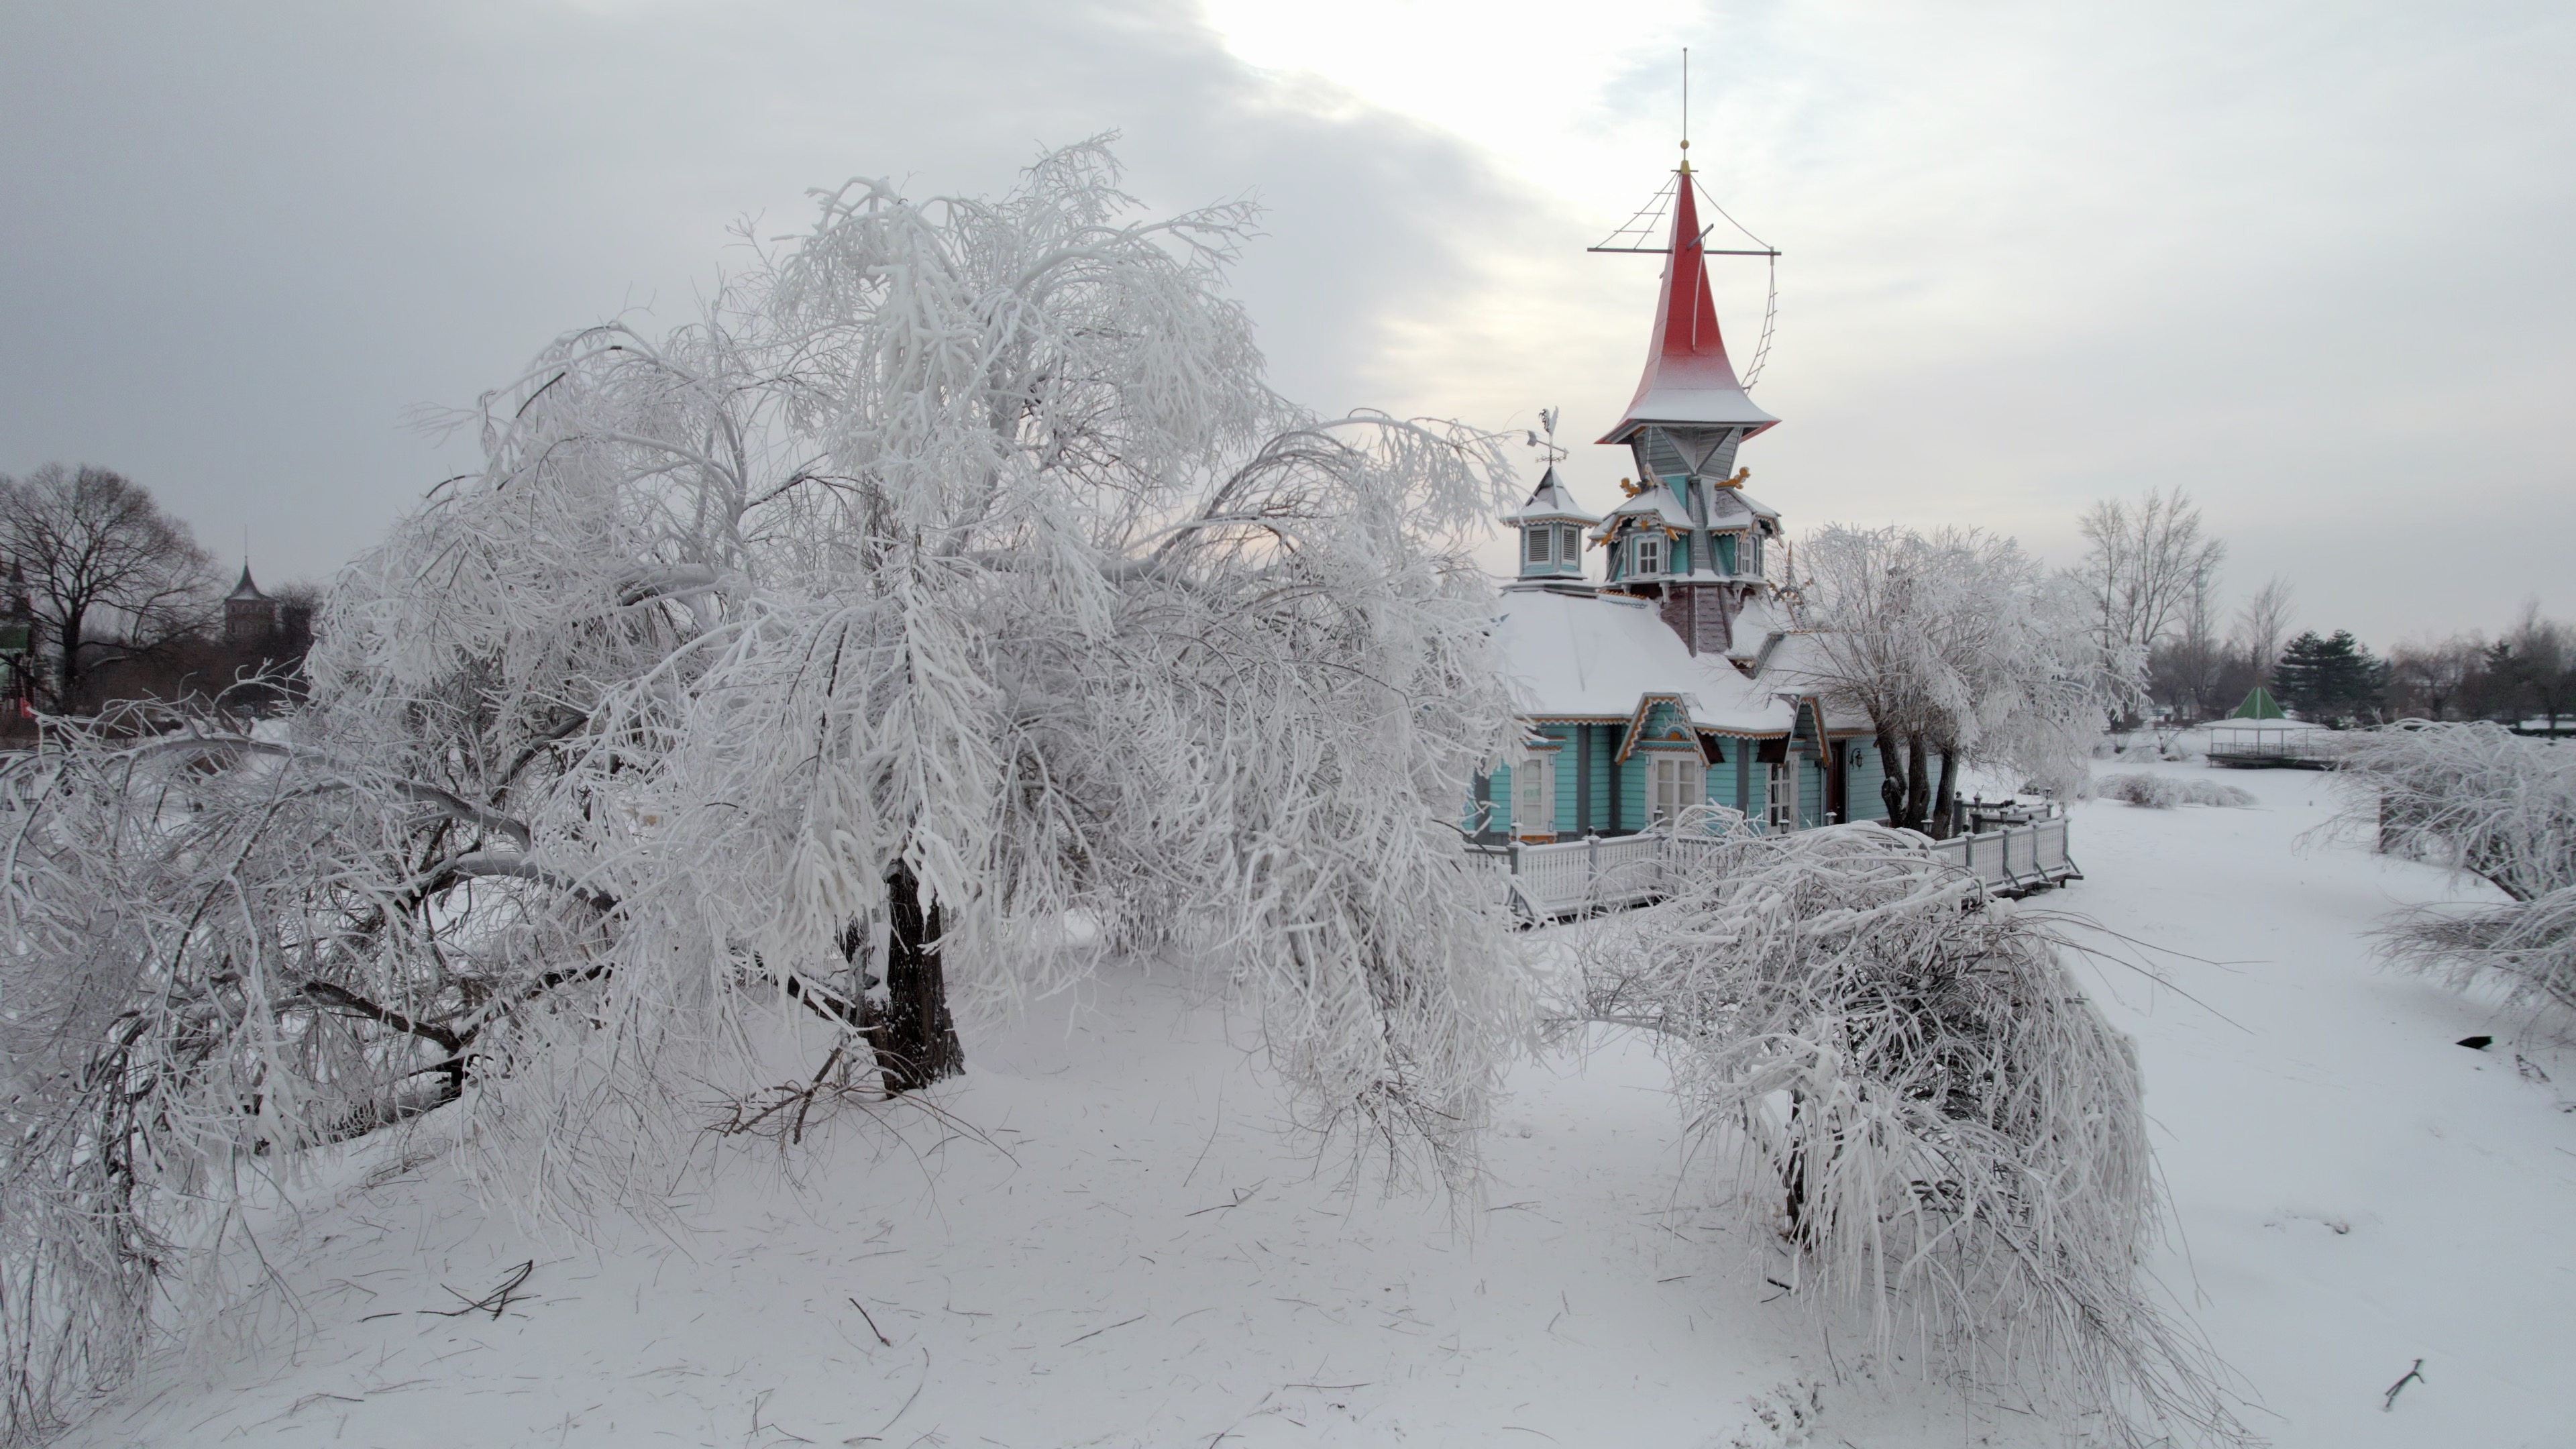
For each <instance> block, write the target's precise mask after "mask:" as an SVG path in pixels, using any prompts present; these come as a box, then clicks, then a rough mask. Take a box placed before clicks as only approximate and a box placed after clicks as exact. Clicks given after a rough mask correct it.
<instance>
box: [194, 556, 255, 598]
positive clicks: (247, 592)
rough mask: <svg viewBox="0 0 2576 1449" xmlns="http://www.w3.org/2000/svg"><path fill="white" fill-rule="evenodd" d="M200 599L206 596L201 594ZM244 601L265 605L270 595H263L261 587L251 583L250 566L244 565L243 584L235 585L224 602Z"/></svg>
mask: <svg viewBox="0 0 2576 1449" xmlns="http://www.w3.org/2000/svg"><path fill="white" fill-rule="evenodd" d="M198 597H199V598H203V597H205V596H204V595H203V594H200V595H198ZM244 601H247V602H250V603H254V604H264V603H267V602H268V595H266V594H263V593H261V592H260V591H259V585H257V584H254V583H252V582H251V581H250V565H249V564H243V565H242V576H241V582H240V583H237V584H235V585H233V591H232V592H231V593H229V594H226V595H224V602H225V603H228V604H231V603H240V602H244Z"/></svg>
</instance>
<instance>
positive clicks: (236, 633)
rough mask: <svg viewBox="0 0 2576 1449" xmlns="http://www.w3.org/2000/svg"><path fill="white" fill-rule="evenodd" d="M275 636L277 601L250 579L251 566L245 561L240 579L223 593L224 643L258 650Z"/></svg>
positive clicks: (238, 647) (239, 647)
mask: <svg viewBox="0 0 2576 1449" xmlns="http://www.w3.org/2000/svg"><path fill="white" fill-rule="evenodd" d="M276 635H277V601H276V600H275V599H272V598H270V597H269V596H268V595H266V594H263V593H261V592H260V591H259V585H257V584H255V583H252V582H251V581H250V565H249V563H247V562H245V563H243V564H242V573H241V582H240V583H237V584H235V585H233V591H232V592H231V593H229V594H226V595H224V642H225V643H226V644H228V645H231V646H232V647H234V648H236V649H258V648H261V647H263V646H265V645H266V644H268V642H269V641H270V640H271V639H273V638H275V637H276Z"/></svg>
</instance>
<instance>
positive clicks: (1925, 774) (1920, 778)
mask: <svg viewBox="0 0 2576 1449" xmlns="http://www.w3.org/2000/svg"><path fill="white" fill-rule="evenodd" d="M1931 810H1932V768H1931V763H1930V761H1929V760H1927V759H1926V758H1925V756H1924V752H1923V736H1922V735H1921V734H1920V733H1916V734H1910V735H1907V736H1906V737H1905V818H1903V819H1902V820H1899V821H1897V822H1896V823H1897V824H1899V825H1901V826H1903V827H1905V828H1906V829H1908V830H1925V829H1926V826H1927V822H1926V821H1925V820H1924V818H1923V817H1924V816H1926V815H1928V814H1930V813H1931ZM1927 833H1928V831H1927Z"/></svg>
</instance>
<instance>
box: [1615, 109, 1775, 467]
mask: <svg viewBox="0 0 2576 1449" xmlns="http://www.w3.org/2000/svg"><path fill="white" fill-rule="evenodd" d="M1677 185H1678V189H1679V191H1680V194H1679V195H1678V196H1677V197H1675V198H1674V202H1673V234H1672V239H1671V241H1670V242H1669V243H1668V244H1667V245H1668V250H1667V251H1666V253H1665V260H1664V290H1663V295H1662V296H1661V297H1659V298H1657V299H1656V302H1655V333H1654V337H1653V339H1652V340H1651V341H1649V342H1648V343H1647V344H1646V375H1645V377H1644V378H1643V379H1642V380H1640V381H1639V382H1638V384H1637V395H1636V397H1634V398H1633V399H1631V400H1630V401H1629V403H1628V412H1627V415H1626V416H1624V417H1622V418H1621V419H1620V420H1619V426H1617V427H1615V428H1612V429H1611V430H1610V432H1609V434H1608V436H1606V437H1604V438H1602V440H1601V441H1603V442H1605V443H1623V442H1626V441H1627V440H1628V438H1629V437H1630V436H1631V435H1633V434H1634V433H1635V432H1636V430H1637V429H1638V428H1639V427H1640V426H1643V425H1644V424H1647V423H1676V424H1680V425H1682V426H1685V427H1719V426H1725V425H1727V424H1736V425H1747V424H1749V425H1751V426H1752V427H1753V430H1754V431H1755V432H1760V431H1762V430H1763V429H1765V428H1768V427H1770V426H1771V425H1772V424H1774V423H1777V422H1778V421H1780V420H1779V419H1778V418H1775V417H1773V416H1771V415H1770V414H1769V413H1766V412H1764V411H1763V410H1762V409H1761V408H1759V407H1757V406H1755V405H1754V402H1753V399H1752V398H1750V397H1748V396H1746V395H1745V391H1744V384H1743V383H1741V382H1738V381H1737V380H1736V377H1735V364H1734V363H1732V362H1730V361H1728V360H1727V356H1726V338H1725V336H1724V335H1723V334H1722V333H1720V332H1719V331H1718V327H1717V303H1716V302H1715V301H1714V300H1712V299H1711V298H1710V296H1709V292H1708V259H1707V256H1706V255H1705V249H1706V242H1705V240H1704V239H1703V238H1702V236H1701V235H1700V226H1699V198H1698V196H1697V192H1698V190H1699V188H1698V187H1697V186H1696V185H1694V184H1693V183H1692V181H1691V171H1690V162H1689V161H1688V160H1684V161H1683V162H1682V165H1681V170H1680V172H1679V179H1678V182H1677Z"/></svg>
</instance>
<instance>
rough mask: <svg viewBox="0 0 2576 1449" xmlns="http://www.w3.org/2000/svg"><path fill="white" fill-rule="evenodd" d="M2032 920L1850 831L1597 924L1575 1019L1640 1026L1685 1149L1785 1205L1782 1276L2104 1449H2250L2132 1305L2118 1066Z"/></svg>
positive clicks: (2121, 1047) (2143, 1297) (1803, 840)
mask: <svg viewBox="0 0 2576 1449" xmlns="http://www.w3.org/2000/svg"><path fill="white" fill-rule="evenodd" d="M2063 949H2064V943H2063V942H2062V941H2061V940H2060V939H2059V937H2058V936H2057V935H2056V934H2055V933H2054V932H2052V930H2051V929H2050V928H2049V927H2048V926H2047V925H2046V923H2045V922H2044V921H2042V920H2041V919H2039V918H2037V917H2035V916H2033V915H2030V914H2025V913H2024V912H2022V911H2021V910H2019V909H2018V908H2017V907H2015V906H2013V905H2011V904H2009V903H2006V902H1999V901H1994V900H1991V899H1989V898H1988V897H1987V895H1986V894H1985V891H1984V889H1983V887H1982V886H1981V885H1979V884H1978V882H1977V881H1976V880H1974V879H1973V878H1972V877H1970V876H1968V875H1966V874H1964V873H1962V872H1959V871H1957V870H1956V869H1954V868H1952V867H1950V866H1948V865H1947V864H1945V863H1944V862H1942V861H1940V860H1938V859H1936V858H1935V857H1934V856H1933V855H1932V854H1931V853H1930V852H1929V850H1928V849H1927V848H1926V847H1925V846H1924V844H1923V842H1921V841H1920V840H1918V839H1914V838H1913V837H1910V836H1908V835H1905V834H1902V833H1899V832H1895V831H1889V830H1884V829H1880V828H1878V827H1875V826H1869V825H1849V826H1838V827H1832V828H1828V829H1823V830H1814V831H1806V832H1801V833H1799V834H1795V835H1789V836H1784V837H1774V838H1766V839H1756V840H1749V841H1744V842H1738V843H1730V844H1728V845H1726V846H1723V847H1720V848H1719V849H1718V850H1717V851H1715V852H1712V854H1711V857H1710V859H1709V861H1708V863H1707V868H1706V869H1705V870H1703V871H1701V872H1700V873H1699V874H1698V875H1697V876H1696V878H1695V879H1694V880H1693V881H1692V883H1691V884H1690V885H1689V886H1688V887H1687V888H1686V889H1685V890H1684V891H1683V892H1682V893H1681V894H1680V895H1679V896H1677V897H1676V898H1675V899H1674V900H1673V901H1671V902H1670V903H1668V904H1667V905H1665V906H1663V907H1662V908H1660V909H1657V910H1653V911H1645V912H1638V913H1635V914H1633V915H1630V916H1627V917H1624V918H1621V919H1619V920H1616V921H1612V922H1607V923H1604V924H1603V925H1602V926H1601V927H1599V928H1597V929H1596V932H1595V934H1594V935H1593V936H1592V937H1591V938H1590V939H1589V941H1588V942H1587V944H1586V946H1585V948H1584V954H1583V958H1582V968H1583V969H1582V976H1581V981H1582V990H1583V993H1584V999H1583V1003H1582V1006H1583V1014H1584V1015H1586V1016H1588V1017H1590V1018H1591V1019H1594V1020H1600V1021H1609V1022H1614V1023H1621V1024H1628V1025H1634V1026H1640V1027H1645V1028H1650V1029H1652V1030H1653V1031H1655V1032H1656V1033H1657V1034H1658V1040H1659V1041H1660V1042H1661V1043H1662V1047H1663V1050H1664V1053H1665V1055H1666V1056H1667V1057H1668V1059H1669V1060H1670V1061H1671V1063H1672V1066H1673V1073H1674V1080H1675V1083H1676V1089H1677V1090H1678V1091H1679V1092H1680V1094H1681V1096H1682V1097H1683V1100H1684V1104H1685V1106H1686V1107H1687V1109H1688V1110H1689V1112H1690V1113H1691V1121H1692V1124H1693V1127H1694V1128H1695V1129H1696V1130H1697V1131H1699V1132H1702V1133H1705V1134H1709V1135H1712V1136H1717V1135H1724V1136H1727V1137H1732V1138H1733V1139H1735V1140H1736V1141H1737V1142H1738V1143H1739V1144H1740V1146H1741V1149H1742V1154H1743V1157H1742V1160H1743V1161H1744V1163H1745V1164H1746V1167H1747V1169H1748V1170H1749V1172H1750V1174H1751V1175H1752V1177H1753V1179H1754V1180H1755V1181H1756V1182H1758V1183H1762V1184H1765V1185H1766V1186H1767V1189H1768V1192H1769V1194H1770V1196H1771V1197H1772V1200H1773V1201H1775V1202H1777V1203H1778V1204H1779V1205H1780V1208H1781V1212H1782V1221H1783V1223H1784V1231H1785V1236H1786V1237H1787V1239H1788V1241H1789V1243H1790V1244H1791V1245H1792V1248H1793V1251H1794V1254H1795V1258H1794V1263H1795V1267H1794V1268H1793V1269H1792V1272H1793V1273H1794V1274H1795V1275H1796V1281H1797V1282H1799V1283H1800V1284H1801V1285H1802V1287H1803V1286H1805V1285H1812V1286H1813V1287H1814V1289H1815V1290H1817V1294H1816V1296H1817V1297H1818V1298H1819V1299H1822V1300H1839V1301H1845V1302H1857V1303H1858V1304H1859V1305H1860V1306H1862V1307H1863V1308H1864V1309H1865V1310H1866V1311H1867V1312H1868V1313H1869V1314H1870V1315H1871V1317H1872V1321H1873V1323H1874V1325H1875V1330H1876V1332H1877V1334H1878V1335H1879V1338H1880V1340H1881V1341H1882V1343H1887V1342H1892V1341H1893V1340H1894V1339H1895V1338H1896V1337H1898V1336H1899V1335H1900V1333H1902V1334H1904V1335H1906V1336H1913V1335H1918V1334H1919V1335H1923V1336H1928V1337H1931V1338H1933V1339H1935V1340H1937V1341H1939V1342H1940V1343H1942V1344H1944V1345H1945V1346H1946V1349H1947V1351H1948V1352H1949V1354H1950V1355H1951V1356H1952V1359H1953V1361H1954V1362H1955V1363H1956V1364H1958V1365H1959V1366H1961V1367H1963V1368H1964V1369H1965V1370H1966V1371H1967V1372H1968V1373H1969V1374H1970V1375H1971V1376H1972V1377H1973V1378H1975V1379H1977V1380H1978V1381H1980V1382H1983V1383H1987V1384H2004V1383H2011V1384H2015V1385H2018V1386H2020V1387H2021V1388H2022V1389H2024V1390H2026V1391H2029V1392H2032V1393H2034V1394H2037V1395H2039V1396H2040V1397H2042V1398H2043V1399H2045V1400H2047V1401H2050V1402H2052V1403H2053V1404H2054V1405H2055V1406H2056V1407H2057V1408H2058V1409H2059V1410H2060V1411H2062V1412H2064V1413H2067V1414H2070V1415H2075V1416H2084V1415H2093V1414H2100V1415H2104V1416H2107V1419H2106V1422H2109V1423H2112V1424H2115V1425H2116V1426H2117V1427H2116V1428H2113V1429H2110V1430H2109V1431H2107V1432H2109V1433H2110V1435H2111V1436H2112V1437H2113V1438H2115V1439H2118V1440H2120V1441H2121V1442H2132V1443H2135V1442H2144V1441H2146V1440H2148V1439H2151V1438H2153V1436H2154V1434H2155V1433H2157V1432H2160V1431H2170V1430H2176V1429H2179V1430H2187V1431H2193V1432H2198V1433H2202V1434H2207V1435H2210V1436H2214V1437H2216V1438H2219V1439H2222V1440H2234V1439H2237V1438H2240V1437H2241V1436H2242V1430H2241V1428H2240V1427H2239V1426H2238V1424H2237V1422H2236V1420H2235V1419H2234V1417H2233V1415H2232V1413H2231V1411H2230V1409H2229V1408H2228V1403H2227V1399H2226V1397H2225V1395H2224V1394H2223V1392H2222V1391H2221V1387H2220V1380H2219V1374H2220V1372H2221V1371H2220V1370H2219V1369H2218V1368H2217V1367H2216V1365H2215V1364H2214V1363H2213V1362H2212V1361H2211V1360H2210V1359H2209V1357H2208V1356H2207V1352H2206V1350H2205V1349H2204V1348H2203V1347H2202V1346H2201V1345H2200V1344H2199V1342H2198V1341H2197V1339H2196V1338H2195V1337H2194V1335H2193V1334H2192V1333H2191V1331H2190V1330H2189V1329H2188V1328H2187V1326H2186V1325H2184V1324H2182V1323H2181V1322H2179V1321H2178V1320H2176V1319H2175V1318H2173V1317H2172V1316H2170V1315H2169V1314H2168V1313H2167V1312H2166V1311H2164V1310H2163V1309H2162V1308H2161V1307H2159V1306H2158V1304H2157V1303H2156V1302H2155V1301H2153V1300H2152V1299H2151V1298H2150V1296H2149V1295H2148V1293H2147V1291H2146V1289H2145V1288H2144V1287H2143V1286H2142V1284H2141V1281H2140V1264H2141V1261H2142V1258H2143V1256H2144V1254H2145V1253H2146V1251H2147V1249H2148V1247H2149V1244H2150V1241H2151V1238H2152V1236H2153V1229H2154V1221H2155V1211H2154V1193H2153V1189H2152V1177H2151V1171H2150V1162H2149V1154H2148V1146H2147V1139H2146V1119H2145V1116H2144V1114H2143V1111H2142V1108H2141V1105H2140V1085H2139V1074H2138V1066H2137V1061H2136V1057H2135V1055H2134V1053H2133V1051H2132V1049H2131V1047H2130V1044H2129V1042H2128V1039H2127V1038H2126V1037H2124V1036H2122V1035H2121V1034H2120V1033H2119V1032H2118V1031H2116V1030H2114V1029H2113V1028H2112V1027H2111V1026H2110V1025H2109V1023H2108V1022H2106V1021H2105V1020H2104V1019H2103V1017H2102V1015H2101V1013H2100V1012H2099V1011H2098V1010H2097V1009H2096V1008H2095V1007H2094V1006H2093V1004H2092V1003H2091V1001H2090V1000H2088V999H2087V998H2086V996H2085V994H2084V992H2083V991H2082V989H2081V988H2080V987H2079V986H2078V985H2077V984H2076V982H2075V980H2074V979H2073V977H2072V976H2071V975H2070V974H2069V973H2068V971H2067V969H2066V967H2065V965H2064V964H2063V962H2062V960H2061V951H2062V950H2063Z"/></svg>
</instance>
